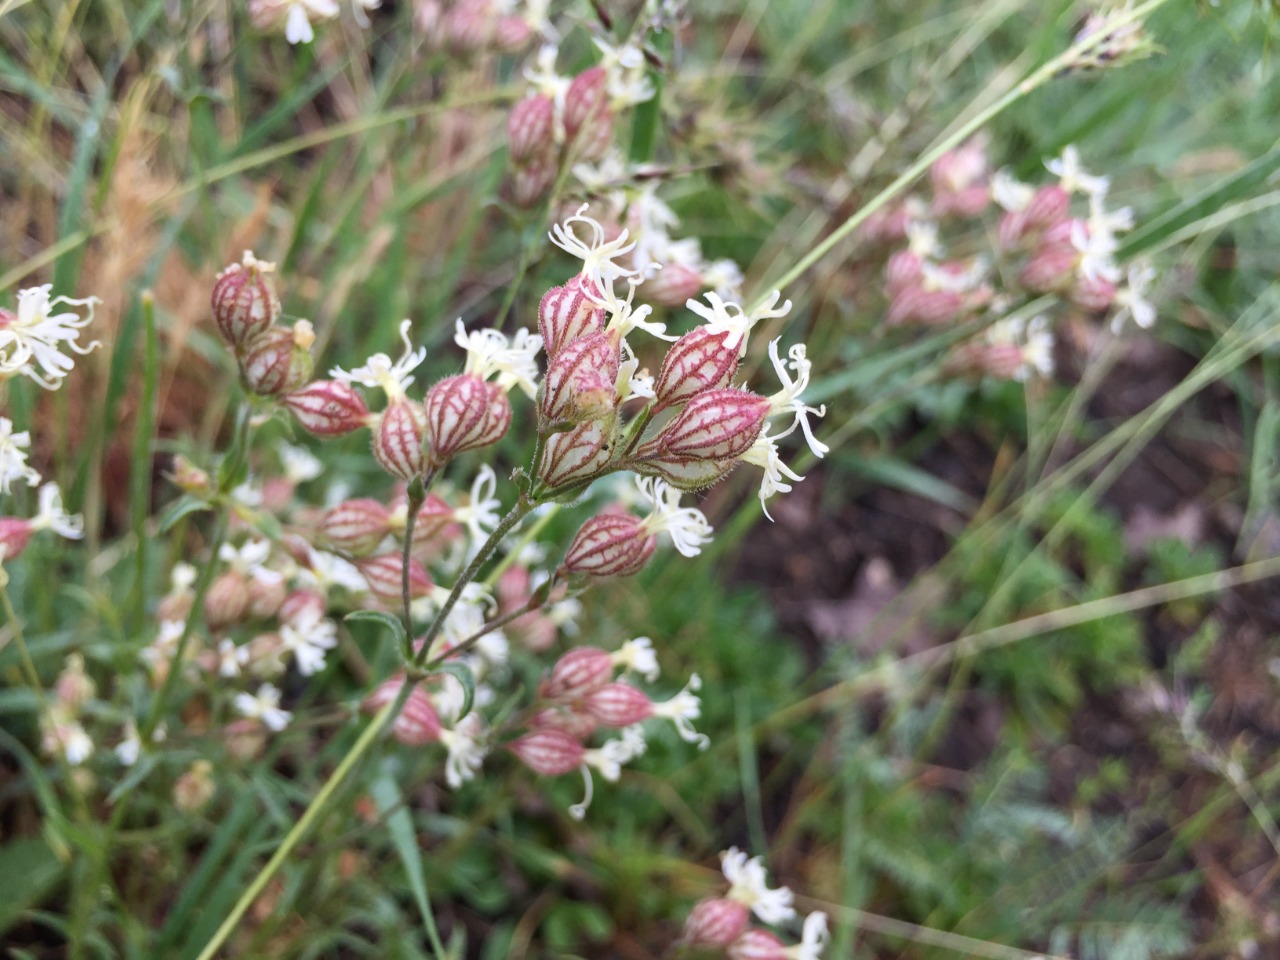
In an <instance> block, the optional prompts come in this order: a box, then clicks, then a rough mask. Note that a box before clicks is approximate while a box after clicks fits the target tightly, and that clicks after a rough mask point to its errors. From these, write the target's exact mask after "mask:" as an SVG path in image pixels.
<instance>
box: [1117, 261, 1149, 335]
mask: <svg viewBox="0 0 1280 960" xmlns="http://www.w3.org/2000/svg"><path fill="white" fill-rule="evenodd" d="M1155 276H1156V271H1155V268H1154V267H1151V266H1148V265H1146V264H1133V265H1132V266H1130V267H1129V272H1128V281H1129V282H1128V284H1127V285H1126V286H1123V287H1121V288H1120V289H1118V290H1117V291H1116V296H1115V301H1114V302H1115V303H1116V304H1117V305H1119V307H1120V309H1119V310H1117V311H1116V314H1115V316H1114V317H1112V318H1111V329H1112V330H1114V331H1115V332H1116V333H1119V332H1120V329H1121V327H1123V326H1124V321H1125V320H1126V319H1127V318H1128V317H1133V322H1134V323H1136V324H1137V325H1138V326H1139V327H1141V328H1142V329H1144V330H1146V329H1147V328H1148V327H1150V326H1151V325H1152V324H1153V323H1155V322H1156V308H1155V307H1154V306H1152V304H1151V301H1150V300H1148V299H1147V297H1146V293H1147V287H1149V286H1150V285H1151V281H1152V280H1154V279H1155Z"/></svg>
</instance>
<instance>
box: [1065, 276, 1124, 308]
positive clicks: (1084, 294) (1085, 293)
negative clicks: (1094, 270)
mask: <svg viewBox="0 0 1280 960" xmlns="http://www.w3.org/2000/svg"><path fill="white" fill-rule="evenodd" d="M1068 297H1070V299H1071V302H1072V303H1074V304H1075V305H1076V306H1078V307H1082V308H1083V309H1085V310H1091V311H1093V312H1094V313H1101V312H1102V311H1104V310H1110V309H1111V304H1112V303H1114V302H1115V299H1116V285H1115V284H1114V283H1112V282H1111V281H1110V280H1108V279H1107V278H1106V277H1088V276H1083V275H1081V276H1078V277H1076V282H1075V283H1074V284H1072V286H1071V291H1070V293H1068Z"/></svg>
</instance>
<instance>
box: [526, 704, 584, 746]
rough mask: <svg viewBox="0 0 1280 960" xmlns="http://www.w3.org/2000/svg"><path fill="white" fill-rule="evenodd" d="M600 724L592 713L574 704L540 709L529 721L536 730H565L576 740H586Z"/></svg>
mask: <svg viewBox="0 0 1280 960" xmlns="http://www.w3.org/2000/svg"><path fill="white" fill-rule="evenodd" d="M599 725H600V724H599V721H597V720H596V718H595V717H593V716H592V715H591V714H589V713H587V712H586V711H585V710H579V709H578V708H577V707H574V706H572V705H569V706H559V707H548V708H547V709H545V710H539V711H538V712H537V713H535V714H534V715H533V719H531V720H530V721H529V726H530V727H532V728H533V729H535V730H541V729H552V730H563V731H564V732H565V733H567V734H568V735H569V736H571V737H573V738H574V739H575V740H586V739H587V737H589V736H591V734H593V733H595V731H596V727H598V726H599Z"/></svg>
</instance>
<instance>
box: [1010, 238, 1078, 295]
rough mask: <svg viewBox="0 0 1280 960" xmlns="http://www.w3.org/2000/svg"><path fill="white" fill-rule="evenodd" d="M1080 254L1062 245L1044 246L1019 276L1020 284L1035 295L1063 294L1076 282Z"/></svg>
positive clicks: (1072, 248)
mask: <svg viewBox="0 0 1280 960" xmlns="http://www.w3.org/2000/svg"><path fill="white" fill-rule="evenodd" d="M1079 264H1080V253H1079V251H1078V250H1076V249H1075V248H1074V247H1071V246H1069V245H1065V244H1060V243H1051V244H1042V245H1041V246H1040V249H1038V250H1037V251H1036V253H1035V254H1034V255H1033V256H1032V257H1031V259H1030V260H1028V261H1027V265H1026V266H1025V267H1023V268H1022V272H1021V273H1020V274H1019V275H1018V282H1019V283H1020V284H1022V286H1024V287H1026V288H1027V289H1028V290H1030V291H1032V292H1034V293H1062V292H1065V291H1066V290H1068V289H1070V287H1071V284H1072V283H1073V281H1074V280H1075V276H1076V267H1077V266H1079Z"/></svg>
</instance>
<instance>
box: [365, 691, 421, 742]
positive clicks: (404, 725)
mask: <svg viewBox="0 0 1280 960" xmlns="http://www.w3.org/2000/svg"><path fill="white" fill-rule="evenodd" d="M403 686H404V676H403V675H400V676H398V677H392V678H391V679H390V680H386V681H384V682H383V683H381V684H379V685H378V687H377V689H375V690H374V691H373V693H371V694H369V696H368V697H366V698H365V701H364V704H363V708H364V710H365V712H366V713H377V712H378V711H379V710H381V709H382V708H383V707H385V706H386V705H387V704H388V703H392V702H393V701H394V700H395V699H396V697H398V696H399V695H400V689H401V688H402V687H403ZM391 735H392V736H393V737H395V738H396V739H397V740H399V741H400V742H401V743H403V744H404V745H405V746H407V747H420V746H422V745H423V744H424V743H433V742H435V741H436V740H439V739H440V715H439V714H438V713H437V712H436V708H435V704H433V703H432V702H431V696H430V694H428V693H427V691H425V690H423V689H422V687H414V688H413V691H412V692H411V693H410V694H409V699H407V700H406V701H405V703H404V708H403V709H402V710H401V711H400V715H399V716H398V717H396V720H395V723H393V724H392V726H391Z"/></svg>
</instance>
